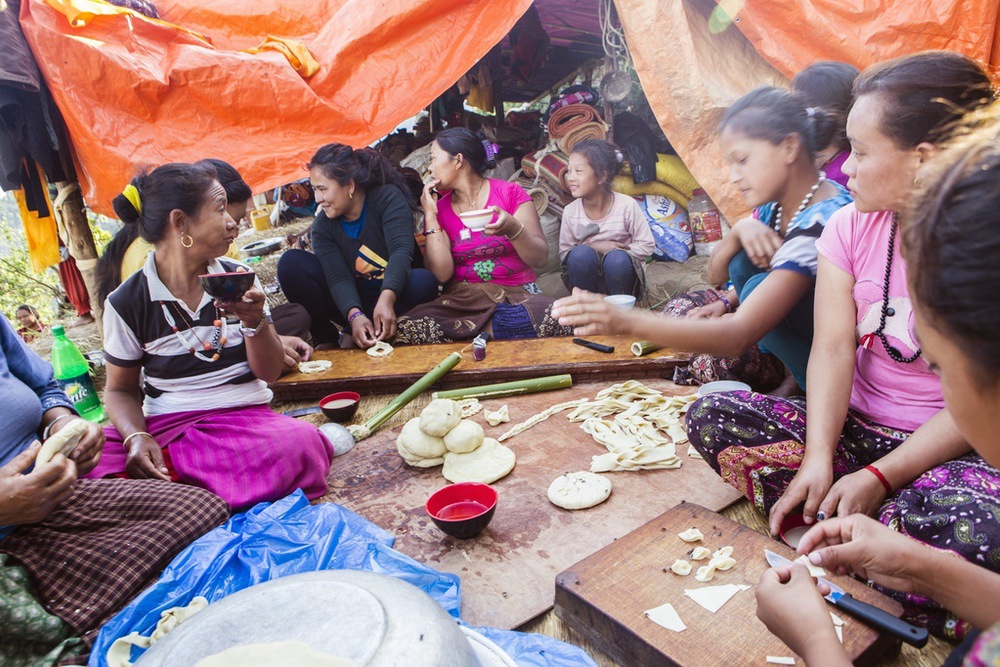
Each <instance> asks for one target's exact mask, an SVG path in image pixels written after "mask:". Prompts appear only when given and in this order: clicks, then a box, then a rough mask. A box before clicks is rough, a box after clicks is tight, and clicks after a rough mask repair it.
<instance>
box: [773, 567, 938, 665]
mask: <svg viewBox="0 0 1000 667" xmlns="http://www.w3.org/2000/svg"><path fill="white" fill-rule="evenodd" d="M764 557H765V558H767V562H768V564H769V565H770V566H771V567H791V566H793V565H795V563H793V562H792V561H790V560H788V559H787V558H785V557H784V556H781V555H779V554H776V553H774V552H773V551H768V550H767V549H765V550H764ZM816 579H817V580H818V581H819V583H821V584H826V585H827V586H829V587H830V593H829V595H825V596H823V597H824V598H826V600H827V601H828V602H830V603H832V604H833V606H835V607H837V608H838V609H843V610H844V611H846V612H847V613H849V614H851V615H852V616H854V617H855V618H859V619H861V620H862V621H864V622H865V623H867V624H868V625H870V626H871V627H873V628H875V629H877V630H880V631H882V632H887V633H889V634H890V635H892V636H893V637H897V638H898V639H901V640H902V641H904V642H906V643H907V644H910V645H912V646H916V647H917V648H923V646H924V645H925V644H927V638H928V635H927V629H926V628H920V627H917V626H916V625H913V624H911V623H907V622H906V621H904V620H903V619H901V618H897V617H895V616H893V615H892V614H890V613H889V612H887V611H883V610H882V609H879V608H878V607H876V606H874V605H870V604H868V603H867V602H862V601H861V600H859V599H857V598H855V597H853V596H851V595H850V594H848V593H846V592H845V591H844V589H843V588H841V587H840V586H838V585H837V584H835V583H833V582H832V581H830V580H829V579H824V578H823V577H817V578H816Z"/></svg>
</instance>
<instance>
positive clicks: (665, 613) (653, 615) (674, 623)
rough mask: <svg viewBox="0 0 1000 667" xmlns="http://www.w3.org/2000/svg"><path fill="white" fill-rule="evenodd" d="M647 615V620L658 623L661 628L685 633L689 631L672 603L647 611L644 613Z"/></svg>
mask: <svg viewBox="0 0 1000 667" xmlns="http://www.w3.org/2000/svg"><path fill="white" fill-rule="evenodd" d="M643 613H644V614H646V618H648V619H649V620H651V621H652V622H653V623H656V624H657V625H659V626H662V627H664V628H666V629H667V630H673V631H674V632H683V631H685V630H687V626H686V625H684V621H682V620H681V617H680V616H678V615H677V611H676V610H675V609H674V606H673V605H672V604H670V603H667V604H664V605H660V606H659V607H655V608H653V609H647V610H646V611H644V612H643Z"/></svg>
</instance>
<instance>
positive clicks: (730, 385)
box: [698, 380, 750, 396]
mask: <svg viewBox="0 0 1000 667" xmlns="http://www.w3.org/2000/svg"><path fill="white" fill-rule="evenodd" d="M720 391H750V385H748V384H747V383H746V382H736V381H734V380H719V381H718V382H709V383H708V384H703V385H701V386H700V387H698V396H707V395H709V394H717V393H719V392H720Z"/></svg>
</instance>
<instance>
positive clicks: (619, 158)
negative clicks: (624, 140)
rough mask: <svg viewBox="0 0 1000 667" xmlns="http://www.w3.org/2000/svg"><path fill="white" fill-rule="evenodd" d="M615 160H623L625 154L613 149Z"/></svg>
mask: <svg viewBox="0 0 1000 667" xmlns="http://www.w3.org/2000/svg"><path fill="white" fill-rule="evenodd" d="M615 160H617V161H618V162H619V163H620V162H624V161H625V156H624V155H622V152H621V151H620V150H617V149H615Z"/></svg>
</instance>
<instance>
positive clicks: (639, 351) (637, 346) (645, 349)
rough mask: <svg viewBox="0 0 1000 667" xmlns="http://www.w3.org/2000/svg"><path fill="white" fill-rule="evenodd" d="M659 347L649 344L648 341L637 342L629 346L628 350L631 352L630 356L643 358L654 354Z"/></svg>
mask: <svg viewBox="0 0 1000 667" xmlns="http://www.w3.org/2000/svg"><path fill="white" fill-rule="evenodd" d="M660 347H661V346H659V345H654V344H653V343H650V342H649V341H648V340H637V341H636V342H634V343H632V345H630V346H629V349H630V350H632V354H634V355H635V356H637V357H643V356H646V355H647V354H650V353H651V352H656V351H657V350H659V349H660Z"/></svg>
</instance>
